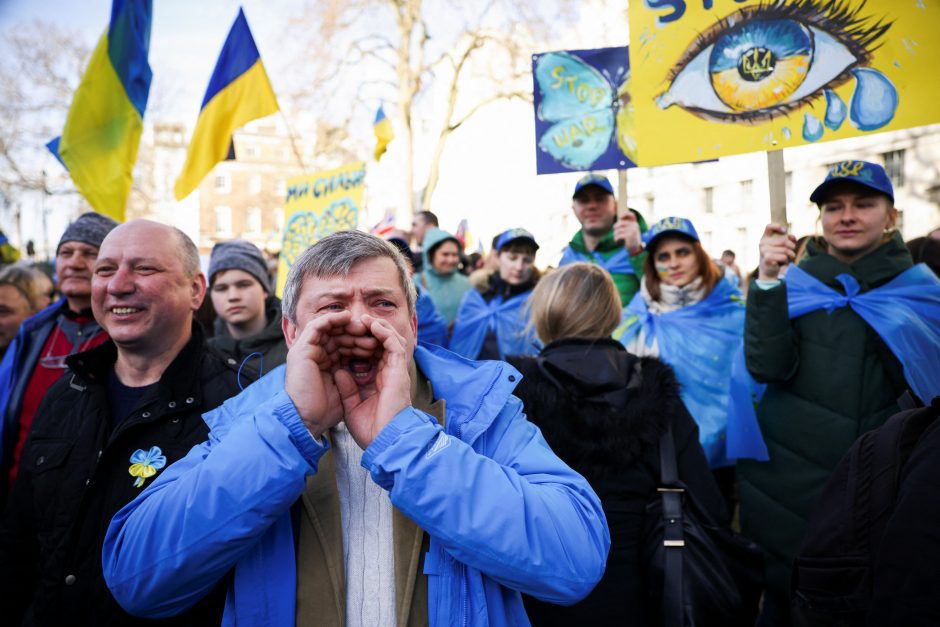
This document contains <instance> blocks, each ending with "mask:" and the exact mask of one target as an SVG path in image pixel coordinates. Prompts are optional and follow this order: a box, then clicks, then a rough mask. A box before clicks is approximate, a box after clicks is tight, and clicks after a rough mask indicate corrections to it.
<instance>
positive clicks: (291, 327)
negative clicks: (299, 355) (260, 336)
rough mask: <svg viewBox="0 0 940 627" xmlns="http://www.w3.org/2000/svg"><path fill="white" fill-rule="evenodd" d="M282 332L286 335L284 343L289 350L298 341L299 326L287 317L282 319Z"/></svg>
mask: <svg viewBox="0 0 940 627" xmlns="http://www.w3.org/2000/svg"><path fill="white" fill-rule="evenodd" d="M281 331H282V332H283V333H284V341H285V342H286V343H287V348H290V347H291V346H293V345H294V342H295V341H296V340H297V325H296V324H294V323H293V322H291V321H290V320H288V319H287V316H284V317H283V318H281Z"/></svg>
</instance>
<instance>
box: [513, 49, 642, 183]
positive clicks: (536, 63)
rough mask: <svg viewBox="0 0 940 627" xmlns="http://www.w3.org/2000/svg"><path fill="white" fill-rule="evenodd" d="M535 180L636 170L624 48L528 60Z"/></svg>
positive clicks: (551, 54) (566, 53) (628, 72)
mask: <svg viewBox="0 0 940 627" xmlns="http://www.w3.org/2000/svg"><path fill="white" fill-rule="evenodd" d="M532 76H533V80H534V98H535V138H536V151H535V152H536V170H537V172H538V173H539V174H551V173H555V172H571V171H580V170H607V169H613V168H617V169H626V168H632V167H635V162H636V142H635V141H634V139H633V119H632V113H631V105H630V93H629V85H630V63H629V54H628V52H627V48H625V47H623V48H599V49H596V50H567V51H560V52H545V53H542V54H536V55H533V57H532Z"/></svg>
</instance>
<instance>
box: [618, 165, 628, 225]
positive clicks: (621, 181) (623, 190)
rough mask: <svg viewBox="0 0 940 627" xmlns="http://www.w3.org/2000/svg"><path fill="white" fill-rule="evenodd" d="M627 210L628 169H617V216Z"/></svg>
mask: <svg viewBox="0 0 940 627" xmlns="http://www.w3.org/2000/svg"><path fill="white" fill-rule="evenodd" d="M627 211H628V209H627V171H626V170H617V217H618V218H619V217H620V216H622V215H623V214H625V213H626V212H627Z"/></svg>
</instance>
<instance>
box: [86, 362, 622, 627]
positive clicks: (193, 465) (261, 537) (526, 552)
mask: <svg viewBox="0 0 940 627" xmlns="http://www.w3.org/2000/svg"><path fill="white" fill-rule="evenodd" d="M415 362H416V364H417V367H418V368H419V369H420V370H421V372H423V373H425V375H426V376H427V377H428V379H429V380H430V382H431V386H432V388H433V394H434V398H436V399H445V414H446V417H445V426H444V427H442V426H441V425H440V424H439V423H438V422H437V420H436V419H435V418H433V417H431V416H429V415H428V414H425V413H423V412H420V411H418V410H416V409H414V408H413V407H411V406H409V407H406V408H405V409H403V410H402V411H401V412H399V414H398V415H397V416H395V418H394V419H393V420H392V422H390V423H389V424H388V425H387V426H386V427H385V428H384V429H383V430H382V431H381V432H380V433H379V434H378V436H376V438H375V440H374V441H373V442H372V444H371V445H370V446H369V447H368V448H367V449H366V450H365V452H364V454H363V457H362V465H363V467H365V468H366V469H367V470H369V472H370V473H371V475H372V479H373V480H374V481H375V482H376V483H377V484H378V485H380V486H382V487H383V488H385V489H386V490H388V492H389V498H390V499H391V501H392V504H393V505H394V506H395V507H396V508H397V509H398V510H400V511H401V512H402V513H404V514H405V515H407V516H408V517H409V518H411V519H412V520H413V521H415V522H416V523H417V524H418V525H419V526H420V527H421V528H422V529H424V530H425V531H426V532H427V534H428V536H429V537H430V548H429V550H428V552H427V554H426V556H425V559H424V573H425V574H426V575H427V586H428V617H429V622H430V624H431V625H432V626H439V627H443V626H448V625H455V624H458V625H493V626H497V625H527V624H528V619H527V618H526V614H525V610H524V609H523V606H522V599H521V596H520V591H522V592H526V593H529V594H532V595H535V596H538V597H539V598H543V599H545V600H549V601H554V602H557V603H573V602H575V601H577V600H579V599H580V598H582V597H583V596H585V595H586V594H587V593H588V592H589V591H590V590H591V588H593V587H594V585H595V584H596V583H597V581H598V580H599V579H600V577H601V575H602V573H603V570H604V562H605V560H606V557H607V550H608V547H609V542H610V537H609V535H608V531H607V525H606V523H605V520H604V516H603V513H602V511H601V507H600V502H599V501H598V499H597V496H596V495H595V493H594V492H593V490H591V488H590V486H588V484H587V482H586V481H585V480H584V478H583V477H581V476H580V475H578V474H577V473H575V472H574V471H573V470H571V469H570V468H569V467H568V466H566V465H565V464H564V463H563V462H562V461H561V460H560V459H558V458H557V457H556V456H555V455H554V454H553V453H552V451H551V449H549V448H548V446H547V445H546V444H545V441H544V440H543V439H542V437H541V435H540V433H539V431H538V429H537V428H536V427H535V426H534V425H532V424H531V423H530V422H529V421H528V420H526V418H525V416H524V415H523V414H522V411H521V409H522V403H521V402H519V400H518V399H516V398H515V397H513V396H512V390H513V388H514V387H515V385H516V383H517V381H518V379H519V373H518V372H517V371H516V370H515V369H513V368H512V367H510V366H508V365H507V364H505V363H502V362H471V361H468V360H466V359H463V358H461V357H458V356H456V355H454V354H453V353H450V352H449V351H446V350H444V349H442V348H439V347H436V346H424V345H422V346H419V347H418V348H417V349H416V350H415ZM205 420H206V422H207V423H208V425H209V428H210V430H211V433H210V437H209V441H208V442H206V443H205V444H203V445H201V446H198V447H196V448H194V449H193V450H192V452H191V453H190V454H189V455H188V456H187V457H186V458H185V459H183V460H182V461H181V462H179V463H177V464H176V465H174V466H173V467H171V468H169V469H168V470H167V471H165V472H164V473H163V474H162V475H161V476H160V477H159V478H158V479H157V480H156V481H155V482H154V484H153V485H152V486H151V487H150V488H149V489H148V490H147V491H145V492H144V494H143V495H142V496H141V497H140V498H138V499H137V500H135V501H134V502H133V503H131V504H129V505H128V506H126V507H125V508H124V509H123V510H122V511H121V512H119V513H118V514H117V516H115V518H114V520H113V521H112V523H111V528H110V529H109V531H108V535H107V538H106V540H105V544H104V550H103V554H102V559H103V563H104V570H105V577H106V579H107V581H108V585H109V586H110V588H111V590H112V592H113V593H114V595H115V597H116V598H117V599H118V600H119V602H120V603H121V604H122V605H123V606H124V607H125V608H127V609H128V611H131V612H133V613H135V614H138V615H141V616H148V617H163V616H171V615H173V614H175V613H178V612H180V611H183V610H185V609H186V608H188V607H189V606H191V605H192V604H193V603H195V602H196V601H197V600H198V599H199V598H200V597H201V596H202V595H204V594H205V593H206V591H207V590H210V589H212V587H213V586H215V585H216V584H217V583H218V582H219V580H220V579H221V578H222V576H223V575H224V574H225V573H226V572H228V571H229V570H230V569H232V568H233V567H234V578H233V582H232V584H231V585H230V587H229V593H228V598H227V600H226V610H225V617H224V619H223V624H224V625H236V624H238V625H293V624H294V620H295V616H294V610H295V604H296V595H297V591H296V587H297V584H296V581H297V579H296V577H297V573H296V556H295V552H294V531H293V527H292V524H293V523H292V520H291V514H290V509H291V506H292V504H293V503H294V502H295V501H296V500H297V499H298V497H299V496H300V495H301V493H302V492H303V491H304V487H305V478H306V477H307V476H309V475H312V474H315V473H316V472H317V466H318V463H319V459H320V457H321V456H322V455H323V454H324V453H325V452H326V450H327V447H326V446H325V445H321V444H320V443H318V442H317V441H315V440H314V439H313V438H312V437H310V433H309V432H308V431H307V429H306V427H305V426H304V424H303V422H302V421H301V420H300V417H299V416H298V414H297V411H296V409H295V408H294V405H293V403H292V402H291V400H290V397H289V396H288V395H287V393H286V392H285V391H284V368H283V367H282V368H278V369H277V370H275V371H273V372H271V373H270V374H269V375H267V376H266V377H264V378H263V379H261V380H260V381H258V382H257V383H256V384H255V385H253V386H251V387H250V388H248V389H247V390H246V391H245V392H244V393H243V394H240V395H239V396H238V397H236V398H234V399H231V400H230V401H229V402H227V403H225V404H224V405H223V406H222V407H221V408H219V409H218V410H215V411H213V412H210V413H209V414H207V415H206V416H205ZM168 511H169V512H185V516H182V515H181V516H173V517H167V516H163V515H160V513H161V512H168Z"/></svg>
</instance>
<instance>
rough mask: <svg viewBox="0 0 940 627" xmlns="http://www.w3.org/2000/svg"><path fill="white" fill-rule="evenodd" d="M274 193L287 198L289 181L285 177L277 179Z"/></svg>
mask: <svg viewBox="0 0 940 627" xmlns="http://www.w3.org/2000/svg"><path fill="white" fill-rule="evenodd" d="M274 193H275V194H277V195H278V196H287V179H286V178H285V177H283V176H279V177H277V181H276V182H275V188H274Z"/></svg>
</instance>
